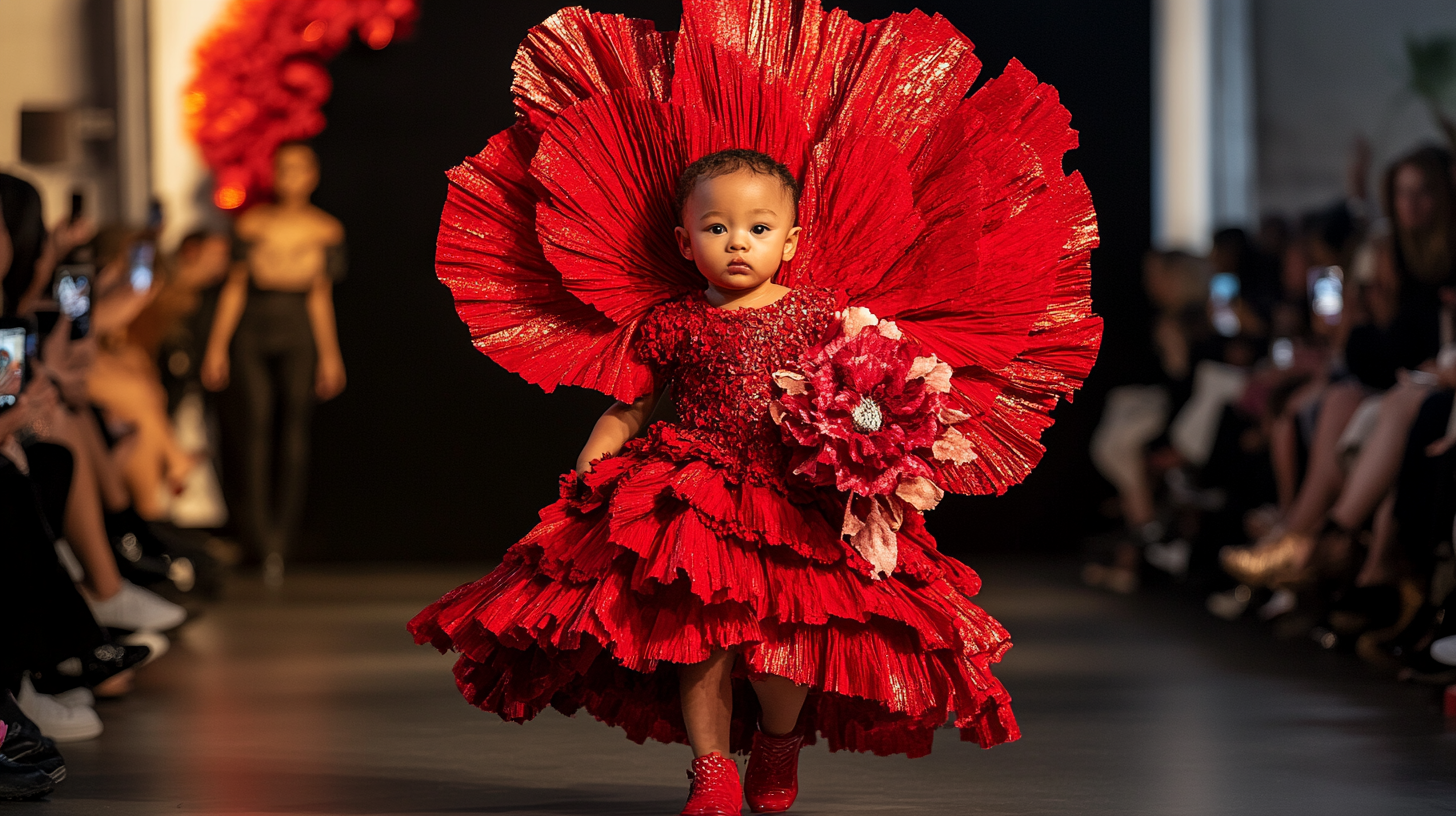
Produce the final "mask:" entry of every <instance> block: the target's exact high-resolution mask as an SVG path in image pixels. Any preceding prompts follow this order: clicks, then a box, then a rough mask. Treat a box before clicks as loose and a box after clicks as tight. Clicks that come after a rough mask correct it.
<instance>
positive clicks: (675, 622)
mask: <svg viewBox="0 0 1456 816" xmlns="http://www.w3.org/2000/svg"><path fill="white" fill-rule="evenodd" d="M693 447H694V444H693V441H692V440H690V439H689V438H687V437H685V436H683V435H682V434H681V433H679V432H678V431H677V429H675V428H673V427H672V426H668V425H659V426H656V427H654V429H653V431H652V433H651V434H650V435H649V437H648V438H647V439H645V440H643V441H639V442H635V443H632V444H631V445H629V446H628V448H627V449H626V450H625V451H624V452H623V453H622V454H621V455H619V456H617V457H614V458H611V459H607V460H605V461H602V462H600V463H598V465H597V467H596V469H595V470H594V471H593V472H592V473H591V474H589V475H588V476H587V477H586V478H585V479H584V480H581V481H578V480H576V479H575V477H574V476H568V477H566V478H564V479H563V481H562V496H561V498H560V500H558V501H557V502H555V503H554V504H552V505H550V506H549V507H547V508H546V509H545V510H543V511H542V512H541V523H540V524H539V525H537V526H536V528H535V529H534V530H532V531H531V533H530V534H529V535H528V536H526V538H524V539H522V540H521V541H520V542H519V543H517V544H516V545H515V546H514V547H512V548H511V549H510V551H509V552H508V553H507V555H506V558H505V561H504V563H502V564H501V566H500V567H498V568H497V569H495V570H494V571H492V572H491V573H490V574H489V575H486V576H485V577H484V578H482V579H480V580H479V581H475V582H473V583H470V584H466V585H464V586H461V587H459V588H457V589H455V590H453V591H452V592H450V593H449V594H447V595H445V596H444V597H443V598H441V599H440V600H439V601H438V602H436V603H434V604H432V605H431V606H430V607H428V608H427V609H425V610H424V611H423V612H421V613H420V614H419V615H418V616H416V617H415V619H414V620H413V621H411V622H410V625H409V628H410V631H411V632H412V633H413V634H414V636H415V639H416V641H417V642H419V643H426V642H429V643H431V644H433V645H434V646H435V647H436V648H438V649H439V650H440V651H442V652H444V651H448V650H452V649H453V650H454V651H456V652H459V653H460V655H461V657H460V659H459V661H458V662H457V663H456V665H455V677H456V681H457V683H458V685H459V687H460V690H461V692H462V693H463V694H464V695H465V698H466V699H467V700H469V701H470V702H471V703H472V704H474V705H476V706H478V707H480V708H482V709H484V710H486V711H492V712H495V713H496V714H499V715H500V716H501V717H502V718H504V719H507V720H513V721H516V722H524V721H526V720H529V719H531V718H533V717H535V716H536V715H537V714H538V713H540V712H541V711H542V710H543V709H545V708H546V707H547V706H552V707H555V708H556V709H558V710H560V711H562V712H563V713H566V714H572V713H574V712H576V711H577V710H578V709H585V710H586V711H587V712H588V713H590V714H591V715H592V716H594V717H596V718H597V719H599V720H601V721H603V722H605V723H608V724H610V725H613V726H619V727H621V728H622V729H624V730H625V731H626V732H627V736H628V737H629V738H631V739H632V740H634V741H636V742H642V741H644V740H646V739H649V738H650V739H655V740H659V741H662V742H686V741H687V735H686V733H685V731H684V729H683V721H682V713H681V708H680V706H679V702H678V693H677V692H678V689H677V672H676V667H675V665H673V664H682V663H694V662H698V661H700V660H704V659H706V658H707V657H708V656H709V654H710V653H711V652H712V651H713V650H716V649H719V648H728V647H734V648H737V649H738V650H739V654H740V658H739V661H738V665H737V668H736V669H735V681H734V687H735V690H734V697H735V700H734V723H733V731H732V747H733V750H735V751H744V750H747V748H748V746H749V743H750V740H751V738H752V730H753V724H754V723H756V722H757V719H758V708H757V701H756V699H755V698H754V697H753V694H752V692H751V690H750V688H749V685H748V683H747V680H748V678H749V677H750V676H752V675H755V674H771V675H778V676H782V677H787V678H789V679H791V680H793V681H794V682H796V683H800V684H805V685H808V686H810V687H811V688H812V692H811V693H810V696H809V701H808V703H807V704H806V705H805V710H804V715H803V725H804V726H805V727H806V731H807V733H808V735H809V737H808V741H809V742H811V743H812V742H813V741H814V740H815V737H816V735H818V736H822V737H823V738H824V739H825V740H827V741H828V744H829V747H830V749H831V750H836V751H837V750H846V749H847V750H853V751H871V752H874V753H876V754H882V755H883V754H897V753H903V754H908V755H909V756H912V757H913V756H921V755H924V754H926V753H929V751H930V748H931V742H932V737H933V732H934V731H935V729H937V728H939V727H941V726H943V725H945V724H946V723H947V721H948V720H949V719H950V717H951V715H952V713H954V716H955V721H954V724H955V726H956V727H958V728H959V729H960V730H961V734H962V738H963V739H966V740H971V741H974V742H976V743H978V744H980V745H982V746H983V747H990V746H992V745H996V744H998V743H1002V742H1006V741H1009V740H1013V739H1016V738H1017V737H1018V736H1019V735H1020V731H1019V729H1018V728H1017V726H1016V720H1015V718H1014V717H1013V716H1012V713H1011V708H1010V697H1009V695H1007V693H1006V691H1005V689H1004V688H1003V687H1002V686H1001V683H1000V682H999V681H998V680H996V678H994V677H993V676H992V675H991V671H990V666H991V664H993V663H995V662H997V661H998V660H1000V658H1001V655H1002V654H1004V653H1005V651H1006V650H1007V649H1009V648H1010V647H1011V643H1010V641H1009V640H1008V636H1007V633H1006V630H1005V629H1003V628H1002V627H1001V625H1000V624H999V623H997V622H996V621H995V620H994V619H992V618H991V617H990V616H989V615H987V614H986V613H985V612H984V611H982V610H981V609H980V608H979V607H977V606H976V605H975V604H973V603H971V601H970V598H971V596H973V595H975V594H976V592H978V591H979V589H980V579H979V578H978V577H977V576H976V574H975V572H973V571H972V570H971V569H970V568H969V567H967V566H965V565H964V564H962V563H960V562H959V561H957V560H955V559H953V558H949V557H947V556H944V555H942V554H940V553H939V552H938V551H937V550H936V547H935V540H934V539H933V538H932V537H931V536H930V534H929V533H928V532H926V530H925V528H924V524H923V522H922V521H921V519H920V517H919V515H918V514H916V515H912V516H911V517H910V518H907V519H906V523H905V526H904V528H903V529H902V530H901V531H900V534H899V548H900V562H899V566H898V568H897V569H896V571H895V574H894V575H893V576H891V577H890V578H888V579H885V580H880V581H871V580H870V578H869V574H868V565H867V564H864V563H862V562H863V559H861V558H860V556H859V555H858V554H856V553H855V552H854V551H853V550H851V549H849V548H848V547H847V546H846V545H845V544H844V543H843V542H842V541H841V540H840V538H839V536H838V535H837V525H836V524H834V523H832V522H831V521H830V519H837V518H838V514H840V513H842V507H839V508H837V507H835V506H834V503H833V500H832V498H830V497H828V496H819V495H814V494H805V495H803V496H797V497H795V499H794V500H793V501H791V500H790V499H789V498H788V497H786V496H785V495H784V494H783V493H782V492H781V491H780V490H779V489H778V488H775V487H770V486H765V485H756V484H752V483H747V482H745V483H735V482H734V481H731V480H729V479H728V478H726V476H725V472H724V471H723V470H721V469H719V468H718V467H715V466H713V465H709V464H707V463H705V462H703V461H701V459H699V458H696V457H693V456H691V455H690V453H689V451H690V450H691V448H693Z"/></svg>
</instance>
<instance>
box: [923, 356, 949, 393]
mask: <svg viewBox="0 0 1456 816" xmlns="http://www.w3.org/2000/svg"><path fill="white" fill-rule="evenodd" d="M954 373H955V371H954V370H953V369H952V368H951V367H950V365H949V364H947V363H941V362H937V363H936V364H935V368H933V369H931V371H930V373H929V374H927V375H925V390H927V391H930V392H931V393H934V394H948V393H950V378H951V375H952V374H954Z"/></svg>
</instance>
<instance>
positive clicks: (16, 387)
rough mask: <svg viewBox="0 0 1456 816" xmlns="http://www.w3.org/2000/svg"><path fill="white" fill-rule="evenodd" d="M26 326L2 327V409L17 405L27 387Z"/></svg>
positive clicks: (0, 378) (0, 361) (0, 369)
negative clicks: (23, 389) (21, 392)
mask: <svg viewBox="0 0 1456 816" xmlns="http://www.w3.org/2000/svg"><path fill="white" fill-rule="evenodd" d="M25 351H26V349H25V327H24V326H5V327H0V411H4V410H7V409H10V408H13V407H14V406H15V403H16V401H17V400H19V399H20V391H21V389H22V388H24V387H25Z"/></svg>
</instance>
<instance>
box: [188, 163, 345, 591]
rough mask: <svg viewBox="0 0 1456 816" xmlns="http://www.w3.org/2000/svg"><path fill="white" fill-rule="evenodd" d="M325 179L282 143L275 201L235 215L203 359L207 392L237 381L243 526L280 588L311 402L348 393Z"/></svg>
mask: <svg viewBox="0 0 1456 816" xmlns="http://www.w3.org/2000/svg"><path fill="white" fill-rule="evenodd" d="M318 180H319V168H318V157H317V156H316V155H315V154H314V152H313V150H312V149H311V148H309V147H308V146H306V145H303V144H297V143H289V144H285V145H283V146H281V147H280V148H279V149H278V152H277V154H276V155H275V157H274V193H275V195H276V201H275V202H274V203H271V204H261V205H259V206H257V207H254V208H252V209H250V210H248V211H247V212H246V213H244V214H243V215H242V216H241V217H240V218H239V219H238V222H237V235H236V243H235V246H234V257H235V260H236V262H235V263H234V264H233V267H232V269H231V271H230V272H229V274H228V279H227V282H226V283H225V284H224V285H223V290H222V294H221V296H220V297H219V300H218V306H217V314H216V318H215V320H214V321H213V325H212V332H211V335H210V337H209V339H208V344H207V351H206V353H205V355H204V357H203V362H202V382H203V384H204V385H205V386H206V387H207V388H209V389H211V390H214V391H217V390H221V389H223V388H225V387H227V386H228V385H229V383H230V382H231V384H232V389H231V390H232V397H233V399H232V400H231V402H233V404H234V408H235V413H236V414H237V423H236V425H237V426H238V427H237V428H236V429H235V431H234V432H235V433H238V434H240V435H241V439H240V440H239V450H240V452H241V462H240V464H241V469H242V473H241V474H240V476H241V490H240V491H239V493H240V495H239V498H240V499H241V506H239V507H238V508H237V513H238V527H239V530H240V532H241V534H242V536H243V539H244V541H245V543H246V544H247V545H248V546H250V547H252V548H254V549H255V551H256V552H257V553H258V554H260V555H261V556H262V557H263V562H264V566H265V571H266V573H265V574H266V576H267V579H268V581H269V583H270V584H273V585H276V584H277V583H279V582H280V581H281V580H282V577H283V563H284V557H285V555H286V554H287V552H288V550H289V546H290V545H291V544H292V542H293V539H294V537H295V535H296V533H297V529H298V525H299V521H300V515H301V513H302V511H303V501H304V492H305V487H306V485H307V479H308V453H309V422H310V419H311V417H312V414H313V404H314V401H315V400H328V399H332V398H333V397H335V396H337V395H338V394H339V392H341V391H343V390H344V360H343V357H342V355H341V354H340V353H339V340H338V335H337V333H336V331H335V325H334V301H333V285H334V282H335V281H336V280H338V279H339V278H340V277H341V276H342V274H343V271H344V255H343V241H344V229H343V226H342V225H341V224H340V223H339V221H338V219H336V218H334V217H333V216H331V215H329V214H328V213H326V212H324V211H323V210H321V209H319V208H318V207H315V206H314V205H313V204H312V203H311V202H310V200H309V197H310V196H311V195H312V194H313V191H314V190H315V189H316V188H317V187H318ZM275 420H276V422H277V427H276V428H275Z"/></svg>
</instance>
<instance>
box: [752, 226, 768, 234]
mask: <svg viewBox="0 0 1456 816" xmlns="http://www.w3.org/2000/svg"><path fill="white" fill-rule="evenodd" d="M769 229H770V227H769V226H768V225H767V224H754V225H753V234H754V235H763V234H764V233H766V232H768V231H769Z"/></svg>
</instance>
